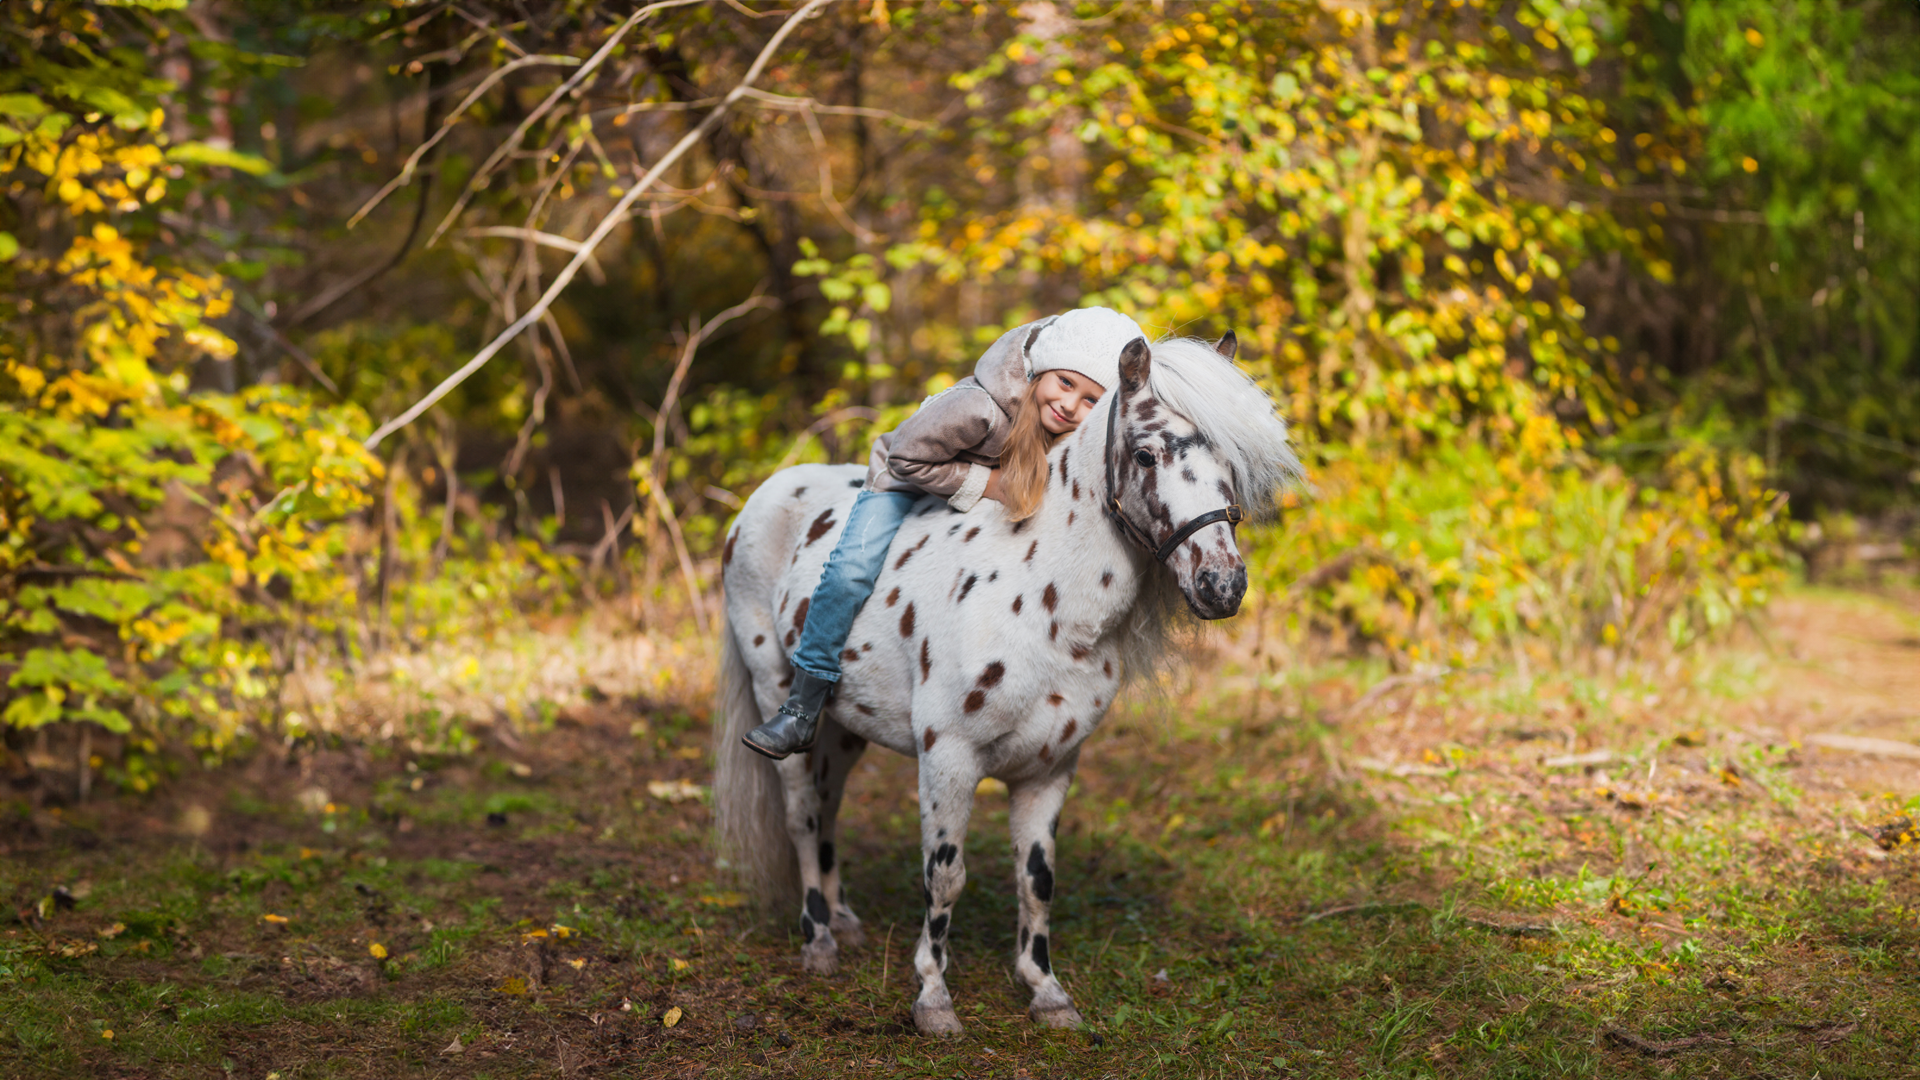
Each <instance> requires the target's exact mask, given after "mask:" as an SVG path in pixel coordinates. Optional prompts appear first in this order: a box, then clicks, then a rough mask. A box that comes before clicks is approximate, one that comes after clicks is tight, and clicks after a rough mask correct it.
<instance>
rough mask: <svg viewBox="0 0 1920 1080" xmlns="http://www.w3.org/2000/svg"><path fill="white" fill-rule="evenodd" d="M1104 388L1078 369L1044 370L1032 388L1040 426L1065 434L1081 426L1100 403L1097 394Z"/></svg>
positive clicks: (1103, 390)
mask: <svg viewBox="0 0 1920 1080" xmlns="http://www.w3.org/2000/svg"><path fill="white" fill-rule="evenodd" d="M1106 392H1107V388H1106V387H1104V386H1101V385H1100V384H1099V383H1097V382H1094V381H1093V380H1092V379H1089V378H1087V377H1086V376H1085V375H1082V374H1080V373H1079V372H1077V371H1067V370H1065V369H1063V368H1055V369H1053V370H1052V371H1048V372H1044V373H1042V374H1041V376H1040V381H1039V383H1038V384H1037V385H1036V386H1035V388H1034V398H1035V401H1036V403H1037V404H1038V405H1039V406H1040V426H1041V427H1043V428H1046V429H1047V432H1048V434H1051V435H1065V434H1066V433H1067V432H1069V431H1072V430H1073V429H1074V428H1077V427H1079V426H1080V421H1082V420H1085V419H1086V418H1087V414H1088V413H1090V412H1092V411H1093V407H1094V406H1095V405H1097V404H1099V403H1100V395H1102V394H1104V393H1106Z"/></svg>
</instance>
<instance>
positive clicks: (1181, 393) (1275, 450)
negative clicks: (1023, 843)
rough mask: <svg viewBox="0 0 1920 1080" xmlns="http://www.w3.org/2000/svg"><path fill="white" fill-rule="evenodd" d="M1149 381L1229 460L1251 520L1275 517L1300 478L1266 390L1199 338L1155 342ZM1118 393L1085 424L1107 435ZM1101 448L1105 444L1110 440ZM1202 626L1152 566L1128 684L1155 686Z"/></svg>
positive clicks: (1129, 655)
mask: <svg viewBox="0 0 1920 1080" xmlns="http://www.w3.org/2000/svg"><path fill="white" fill-rule="evenodd" d="M1147 384H1148V387H1149V388H1150V389H1151V390H1152V391H1153V396H1154V397H1156V398H1158V399H1159V400H1160V402H1161V403H1162V404H1163V405H1164V406H1166V407H1167V408H1168V409H1171V410H1172V411H1174V412H1176V413H1178V414H1180V415H1181V416H1182V417H1185V418H1186V419H1187V420H1188V421H1189V422H1191V423H1192V424H1193V425H1194V427H1195V428H1197V429H1199V431H1200V433H1201V434H1202V435H1204V436H1205V437H1206V439H1207V441H1208V442H1209V443H1211V444H1212V446H1213V448H1214V449H1215V450H1216V451H1218V452H1219V454H1220V456H1221V457H1222V458H1224V459H1225V460H1226V462H1227V467H1228V469H1229V470H1230V471H1231V472H1232V474H1233V490H1234V495H1235V497H1237V498H1238V499H1239V500H1240V507H1241V510H1242V511H1243V512H1244V513H1245V514H1246V516H1247V518H1248V519H1249V521H1250V522H1259V521H1265V520H1268V519H1270V518H1272V517H1274V516H1275V515H1276V514H1277V513H1278V500H1279V497H1280V494H1281V491H1282V490H1283V489H1284V488H1286V487H1287V486H1288V485H1291V484H1294V483H1297V482H1298V481H1299V480H1300V477H1301V469H1300V459H1299V458H1298V457H1297V456H1295V454H1294V452H1293V447H1292V445H1291V444H1289V443H1288V441H1287V424H1286V421H1284V420H1282V419H1281V418H1280V416H1279V414H1278V413H1277V412H1276V411H1275V410H1274V404H1273V399H1272V398H1270V397H1268V396H1267V392H1266V391H1264V390H1262V389H1260V385H1259V384H1258V383H1256V382H1254V381H1253V379H1252V378H1250V377H1249V376H1248V375H1247V374H1246V373H1245V372H1243V371H1241V370H1240V369H1239V368H1237V367H1235V366H1234V365H1233V362H1232V361H1230V360H1228V359H1227V358H1226V357H1224V356H1221V355H1220V354H1219V353H1218V352H1216V351H1214V348H1213V345H1212V343H1210V342H1206V341H1201V340H1198V339H1196V338H1168V339H1166V340H1163V341H1159V342H1155V343H1154V345H1153V368H1152V371H1151V373H1150V374H1149V375H1148V377H1147ZM1118 397H1119V395H1118V394H1108V395H1106V397H1105V399H1103V400H1102V401H1101V403H1100V405H1099V407H1098V409H1096V410H1095V412H1094V413H1093V414H1092V415H1091V416H1089V417H1088V418H1087V420H1086V422H1085V423H1086V426H1087V427H1088V428H1091V429H1092V430H1093V431H1094V432H1095V433H1104V432H1105V430H1106V424H1107V414H1106V413H1105V412H1103V411H1100V410H1106V409H1113V408H1115V407H1116V406H1117V402H1118ZM1065 442H1066V440H1064V439H1063V440H1061V444H1062V445H1064V444H1065ZM1099 445H1100V446H1101V448H1102V450H1104V449H1105V443H1104V441H1103V442H1101V443H1100V444H1099ZM1058 450H1059V447H1056V448H1055V451H1056V453H1057V452H1058ZM1202 626H1203V624H1202V623H1201V622H1200V620H1199V619H1196V618H1194V617H1193V614H1192V613H1191V612H1190V611H1189V610H1188V608H1187V603H1186V598H1185V597H1184V596H1182V595H1181V592H1180V586H1179V583H1178V582H1176V581H1175V580H1174V577H1173V575H1172V574H1171V573H1169V572H1167V570H1166V569H1165V568H1164V567H1161V566H1158V565H1154V566H1149V567H1148V568H1147V570H1146V573H1145V575H1144V576H1143V577H1142V579H1141V581H1140V593H1139V599H1138V601H1137V602H1136V603H1135V604H1134V608H1133V611H1132V612H1131V614H1130V617H1129V618H1128V620H1127V622H1126V623H1125V624H1124V625H1123V626H1122V628H1121V630H1120V657H1121V661H1122V663H1123V669H1124V670H1125V671H1126V674H1127V681H1128V682H1130V683H1134V684H1136V685H1149V686H1150V685H1152V684H1153V682H1154V677H1155V675H1156V674H1157V673H1158V672H1159V671H1160V670H1161V669H1163V668H1164V667H1165V666H1166V665H1167V661H1168V659H1169V657H1175V656H1185V655H1187V654H1188V653H1189V652H1191V649H1192V645H1193V644H1194V642H1193V639H1194V638H1196V637H1197V636H1198V634H1199V631H1200V630H1201V628H1202ZM1183 646H1184V647H1183Z"/></svg>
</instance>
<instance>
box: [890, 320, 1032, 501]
mask: <svg viewBox="0 0 1920 1080" xmlns="http://www.w3.org/2000/svg"><path fill="white" fill-rule="evenodd" d="M1052 321H1053V319H1052V318H1047V319H1042V320H1040V321H1039V322H1032V323H1027V324H1026V325H1024V326H1016V327H1014V328H1013V329H1011V330H1009V331H1007V332H1006V333H1004V334H1002V335H1000V340H998V341H996V342H994V343H993V344H992V345H991V346H989V347H988V348H987V351H986V352H985V353H982V354H981V356H980V362H979V363H977V364H975V365H974V368H973V374H971V375H969V376H967V377H966V378H964V379H961V380H960V381H959V382H957V383H954V384H953V385H952V386H949V387H947V388H946V389H945V390H942V391H940V392H939V393H937V394H935V395H933V396H932V397H930V398H928V399H927V400H925V401H923V402H921V403H920V409H919V411H918V412H915V413H914V414H913V415H912V416H909V417H907V419H906V422H905V423H903V424H901V425H900V426H899V427H897V428H895V429H893V430H892V431H890V432H888V433H887V434H885V435H882V436H880V437H879V438H878V439H876V440H874V443H873V453H872V454H870V455H869V456H868V458H867V490H868V491H905V492H920V491H924V492H927V493H928V494H932V495H940V496H944V497H945V498H946V500H947V505H949V506H951V507H953V508H954V509H955V510H961V511H966V510H971V509H973V507H974V504H976V503H978V502H979V501H980V496H981V495H982V493H984V492H985V491H986V490H987V476H988V474H989V473H990V472H992V470H993V469H995V468H997V467H998V466H999V464H1000V451H1001V449H1002V448H1004V447H1005V446H1006V444H1007V432H1008V431H1010V430H1011V429H1012V428H1013V417H1014V414H1015V413H1017V412H1019V410H1020V399H1021V398H1022V397H1024V396H1025V395H1026V392H1027V351H1026V345H1027V342H1028V341H1030V340H1031V339H1032V337H1033V335H1035V334H1036V333H1037V332H1038V331H1039V330H1040V329H1041V328H1042V327H1044V326H1046V325H1047V324H1048V323H1050V322H1052Z"/></svg>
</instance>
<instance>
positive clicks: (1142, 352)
mask: <svg viewBox="0 0 1920 1080" xmlns="http://www.w3.org/2000/svg"><path fill="white" fill-rule="evenodd" d="M1152 370H1153V350H1152V349H1149V348H1147V339H1146V338H1143V337H1137V338H1134V339H1133V340H1132V341H1129V342H1127V345H1126V348H1123V349H1121V350H1120V389H1122V390H1125V391H1126V392H1128V393H1132V392H1133V391H1135V390H1138V389H1140V388H1141V387H1143V386H1145V385H1147V373H1148V372H1150V371H1152Z"/></svg>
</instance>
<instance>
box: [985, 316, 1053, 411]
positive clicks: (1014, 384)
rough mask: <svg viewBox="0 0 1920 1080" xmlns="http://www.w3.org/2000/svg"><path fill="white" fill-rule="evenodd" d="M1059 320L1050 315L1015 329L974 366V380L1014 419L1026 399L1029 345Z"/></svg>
mask: <svg viewBox="0 0 1920 1080" xmlns="http://www.w3.org/2000/svg"><path fill="white" fill-rule="evenodd" d="M1057 318H1059V316H1058V315H1049V316H1047V317H1046V318H1044V319H1040V320H1037V321H1035V322H1030V323H1026V324H1024V325H1021V326H1016V327H1014V328H1013V329H1011V330H1009V331H1007V332H1006V333H1004V334H1001V335H1000V339H999V340H998V341H995V342H994V343H993V344H992V345H989V346H987V351H986V352H983V353H981V354H980V361H979V363H976V364H975V365H974V366H973V377H974V378H975V379H978V380H979V381H980V385H981V386H983V387H985V388H986V391H987V393H988V394H990V395H992V396H993V402H994V404H996V405H998V406H1000V411H1002V412H1004V413H1006V414H1007V415H1008V416H1013V415H1015V414H1017V413H1019V411H1020V399H1021V398H1023V397H1025V396H1027V382H1028V378H1027V375H1028V366H1029V365H1028V362H1027V342H1028V341H1030V340H1032V338H1033V335H1034V333H1035V332H1036V331H1038V330H1039V329H1040V328H1041V327H1043V326H1046V325H1047V324H1048V323H1050V322H1052V321H1054V320H1055V319H1057Z"/></svg>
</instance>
